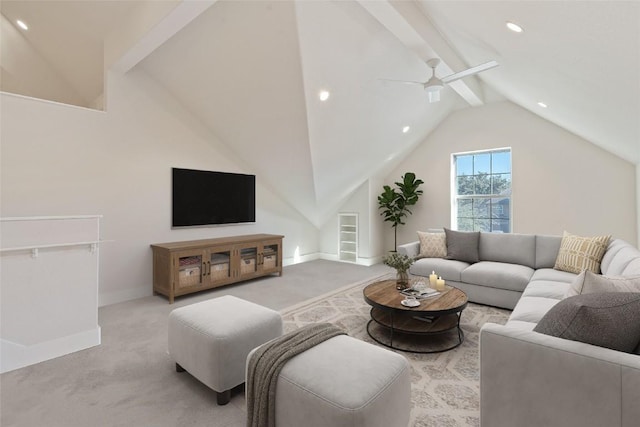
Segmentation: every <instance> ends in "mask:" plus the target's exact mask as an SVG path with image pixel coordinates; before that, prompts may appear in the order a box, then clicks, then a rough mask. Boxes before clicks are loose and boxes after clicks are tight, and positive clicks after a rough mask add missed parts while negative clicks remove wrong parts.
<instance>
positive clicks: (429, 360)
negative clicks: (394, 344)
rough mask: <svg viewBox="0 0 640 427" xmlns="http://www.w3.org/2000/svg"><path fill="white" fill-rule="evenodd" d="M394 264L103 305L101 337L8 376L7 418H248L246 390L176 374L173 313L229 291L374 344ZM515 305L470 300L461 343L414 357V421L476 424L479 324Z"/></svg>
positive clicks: (31, 424)
mask: <svg viewBox="0 0 640 427" xmlns="http://www.w3.org/2000/svg"><path fill="white" fill-rule="evenodd" d="M389 271H390V270H389V269H388V268H387V267H385V266H382V265H377V266H373V267H362V266H357V265H353V264H345V263H336V262H330V261H312V262H308V263H303V264H297V265H294V266H290V267H286V268H285V272H284V275H283V276H282V277H270V278H264V279H258V280H254V281H251V282H248V283H244V284H238V285H233V286H228V287H225V288H220V289H217V290H214V291H208V292H204V293H200V294H196V295H192V296H188V297H183V298H180V299H178V300H177V301H176V303H175V304H173V305H169V304H168V303H167V300H166V299H164V298H163V297H158V296H154V297H147V298H141V299H138V300H134V301H129V302H126V303H122V304H115V305H112V306H107V307H103V308H101V309H100V319H99V322H100V325H101V327H102V344H101V345H100V346H98V347H94V348H92V349H88V350H84V351H81V352H77V353H73V354H71V355H68V356H64V357H60V358H57V359H54V360H50V361H47V362H43V363H40V364H37V365H33V366H30V367H26V368H23V369H19V370H16V371H13V372H8V373H5V374H2V376H0V425H1V426H2V427H13V426H16V427H37V426H50V427H57V426H60V427H62V426H64V427H75V426H78V427H80V426H92V427H93V426H154V427H155V426H158V427H160V426H214V427H242V426H244V425H245V400H244V396H243V392H242V390H241V389H239V390H236V391H235V393H234V394H233V395H232V399H231V402H230V403H229V404H228V405H226V406H217V405H216V404H215V393H213V392H212V391H211V390H210V389H208V388H207V387H206V386H204V385H202V384H200V383H199V382H198V381H197V380H195V379H194V378H193V377H191V376H190V375H189V374H186V373H183V374H178V373H176V372H175V369H174V363H173V361H172V360H171V359H170V358H169V355H168V354H167V351H166V346H167V343H166V336H167V316H168V314H169V312H170V311H171V310H172V309H174V308H176V307H180V306H183V305H187V304H191V303H194V302H198V301H202V300H205V299H210V298H214V297H217V296H220V295H224V294H230V295H235V296H238V297H240V298H244V299H247V300H251V301H254V302H256V303H259V304H262V305H265V306H267V307H271V308H273V309H276V310H282V312H283V316H284V320H285V327H286V329H287V330H290V329H293V328H295V327H296V326H301V325H303V324H306V323H310V322H318V321H330V322H333V323H336V324H338V325H339V326H341V327H342V328H344V329H345V330H347V331H348V332H349V334H350V335H352V336H354V337H357V338H360V339H363V340H366V341H369V342H372V341H371V339H370V338H369V337H368V335H367V333H366V331H365V325H366V323H367V321H368V319H369V314H368V313H369V306H368V305H366V303H365V302H364V301H363V299H362V288H363V287H364V286H365V285H366V284H367V283H370V282H372V281H374V280H378V279H379V278H380V277H382V276H383V275H385V274H388V273H389ZM507 316H508V311H506V310H498V309H495V308H490V307H484V306H478V305H472V304H470V305H469V307H467V309H465V311H464V313H463V316H462V325H463V329H464V331H465V334H466V339H465V342H464V343H463V345H462V346H460V347H459V348H457V349H455V350H452V351H449V352H446V353H441V354H435V355H416V354H412V353H401V354H403V355H405V356H406V357H407V358H408V360H409V361H410V363H411V366H412V401H413V404H414V409H413V410H412V416H411V419H412V422H411V426H415V427H418V426H438V427H446V426H477V425H479V421H478V390H479V383H478V331H479V328H480V326H481V325H482V324H483V323H484V322H487V321H491V322H497V323H504V321H506V318H507Z"/></svg>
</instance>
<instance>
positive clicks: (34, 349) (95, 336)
mask: <svg viewBox="0 0 640 427" xmlns="http://www.w3.org/2000/svg"><path fill="white" fill-rule="evenodd" d="M96 345H100V326H97V327H96V328H95V329H90V330H88V331H84V332H79V333H77V334H73V335H69V336H66V337H62V338H57V339H55V340H51V341H45V342H42V343H38V344H34V345H22V344H18V343H15V342H12V341H8V340H2V339H0V373H5V372H9V371H13V370H15V369H19V368H24V367H25V366H29V365H35V364H36V363H40V362H44V361H46V360H50V359H55V358H56V357H60V356H65V355H67V354H69V353H74V352H76V351H80V350H84V349H87V348H90V347H95V346H96Z"/></svg>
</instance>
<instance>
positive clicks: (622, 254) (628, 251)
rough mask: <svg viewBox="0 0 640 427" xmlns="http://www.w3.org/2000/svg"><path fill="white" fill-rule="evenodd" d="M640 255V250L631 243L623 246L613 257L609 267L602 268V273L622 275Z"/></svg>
mask: <svg viewBox="0 0 640 427" xmlns="http://www.w3.org/2000/svg"><path fill="white" fill-rule="evenodd" d="M638 257H640V251H638V249H636V248H634V247H633V246H631V245H628V246H625V247H623V248H621V249H620V250H619V251H617V252H616V254H615V255H614V256H613V257H612V258H611V261H610V262H609V265H608V266H607V269H605V270H602V274H606V275H607V276H622V274H623V272H624V271H625V269H626V268H627V267H628V266H629V265H630V264H631V262H632V261H633V260H635V259H636V258H638Z"/></svg>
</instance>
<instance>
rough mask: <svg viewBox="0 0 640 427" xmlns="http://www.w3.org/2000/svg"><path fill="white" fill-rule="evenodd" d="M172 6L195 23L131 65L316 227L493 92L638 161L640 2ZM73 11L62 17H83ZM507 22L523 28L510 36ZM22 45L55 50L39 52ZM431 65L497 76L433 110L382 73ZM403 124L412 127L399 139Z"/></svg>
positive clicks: (35, 17)
mask: <svg viewBox="0 0 640 427" xmlns="http://www.w3.org/2000/svg"><path fill="white" fill-rule="evenodd" d="M3 3H5V1H3ZM38 3H40V2H30V1H16V2H12V4H13V5H14V6H15V5H18V6H19V7H15V8H14V9H13V12H12V13H13V15H12V16H11V19H15V18H16V17H17V15H18V12H20V10H22V11H24V13H29V14H30V15H29V16H30V18H29V19H30V20H31V24H32V26H35V27H36V28H37V27H38V26H39V25H40V23H41V22H43V23H46V22H47V21H48V20H49V18H50V16H49V15H51V16H53V13H50V12H47V10H49V9H43V8H39V7H32V6H33V5H34V4H35V5H37V4H38ZM45 3H47V7H51V5H56V7H57V8H58V11H57V12H56V15H55V16H62V15H63V13H62V11H64V10H65V8H68V7H69V5H70V4H75V3H83V4H84V6H83V7H84V8H86V7H87V5H89V4H98V3H99V4H100V7H99V8H98V9H100V10H102V9H101V8H107V9H108V8H109V4H115V5H117V4H119V3H134V4H140V3H141V2H140V1H131V2H117V1H98V0H87V1H57V0H51V1H47V2H45ZM146 3H149V2H148V1H147V2H146ZM177 3H178V6H176V8H175V10H176V11H178V10H179V9H181V11H179V12H175V14H176V15H177V14H179V13H183V14H184V13H185V10H186V11H187V14H188V10H189V7H191V9H192V16H197V17H196V18H195V19H193V20H191V19H192V17H191V16H190V17H188V19H185V18H181V19H176V20H174V21H173V22H177V21H181V22H184V24H183V25H184V26H183V27H180V28H177V29H176V28H173V29H172V31H171V32H168V33H167V34H166V36H165V38H164V39H163V38H162V34H160V37H159V38H158V34H157V33H159V32H160V33H161V31H160V30H159V28H161V27H162V26H161V25H158V26H156V27H155V28H154V31H155V32H156V34H154V38H155V40H156V41H157V40H158V39H160V40H163V42H160V43H156V44H155V45H154V47H153V48H147V52H146V53H145V54H143V55H140V57H139V59H138V60H136V61H131V57H129V58H128V63H134V64H135V63H137V65H135V66H136V67H138V68H141V69H143V70H144V71H145V72H146V73H147V74H148V75H149V76H150V77H151V78H153V79H155V80H156V81H158V82H159V83H160V84H161V85H163V86H164V87H165V88H166V89H167V90H168V91H169V92H170V93H172V94H173V95H174V97H175V98H176V99H177V100H178V101H179V102H180V103H181V104H183V106H184V107H185V108H187V109H188V110H190V111H191V112H192V113H193V115H194V116H195V117H197V118H198V119H199V120H200V121H202V122H203V123H204V124H206V125H207V126H208V128H209V129H210V130H211V132H212V133H213V134H215V135H216V136H217V137H218V138H219V139H220V140H221V141H222V142H223V143H225V144H227V145H228V146H229V148H230V149H231V150H233V151H235V152H236V154H237V155H238V157H239V158H240V159H242V160H243V161H244V162H245V163H246V166H247V169H248V170H251V171H255V173H256V174H257V175H258V177H259V179H260V180H261V181H262V182H263V183H264V184H265V185H267V186H269V187H270V188H272V189H273V190H274V191H277V192H279V193H280V195H281V196H282V197H284V198H285V199H286V200H287V201H288V202H289V203H290V204H291V205H292V206H294V207H295V208H297V209H298V210H299V211H300V212H301V213H303V214H304V215H305V216H306V217H307V218H308V219H309V220H310V221H311V222H313V223H314V224H316V225H318V226H320V225H322V224H323V223H324V222H325V221H326V219H327V218H328V217H329V215H331V214H332V213H333V212H334V211H335V209H336V208H337V207H338V206H339V205H340V203H341V202H342V201H343V200H344V199H345V198H346V197H348V196H349V194H350V193H351V192H352V191H353V189H355V188H357V187H358V186H359V185H360V184H361V183H362V182H364V181H365V180H366V179H368V178H370V177H372V176H376V175H377V176H384V175H385V173H386V172H387V171H389V170H391V169H392V168H393V167H394V166H395V165H396V164H397V162H398V161H400V160H401V159H402V157H403V156H405V155H406V154H407V153H409V152H411V150H412V149H413V147H415V146H416V145H417V144H418V143H420V142H421V141H422V140H424V138H425V137H426V136H427V135H428V133H429V132H430V131H431V130H432V129H434V128H435V127H437V125H438V124H439V123H440V121H441V120H442V119H443V118H444V117H446V116H447V115H448V114H450V113H451V112H452V111H453V110H455V109H458V108H467V107H469V106H470V105H481V104H482V102H483V98H484V96H483V95H484V93H485V89H486V92H487V93H490V94H494V95H493V96H492V97H491V99H504V98H506V99H509V100H510V101H512V102H514V103H516V104H518V105H520V106H522V107H524V108H526V109H528V110H529V111H531V112H532V113H534V114H537V115H539V116H541V117H543V118H545V119H547V120H549V121H551V122H553V123H555V124H557V125H559V126H562V127H564V128H566V129H567V130H569V131H571V132H573V133H575V134H577V135H579V136H581V137H583V138H585V139H586V140H588V141H590V142H592V143H594V144H596V145H599V146H601V147H602V148H604V149H606V150H609V151H611V152H613V153H615V154H616V155H618V156H620V157H622V158H624V159H627V160H628V161H630V162H634V163H640V120H638V117H640V2H636V1H555V2H541V1H481V0H478V1H427V0H415V1H384V0H380V1H368V0H359V1H324V0H318V1H266V0H265V1H224V0H220V1H216V0H206V1H204V2H203V1H200V2H197V1H192V0H183V1H181V2H180V1H178V2H177ZM194 3H200V6H199V9H198V10H197V11H196V12H193V9H194V7H193V6H189V4H191V5H193V4H194ZM203 3H206V5H204V6H203ZM150 4H151V3H150ZM207 7H208V8H207ZM4 9H5V8H4V7H3V14H4V13H5V12H4ZM116 9H117V10H116ZM137 9H138V10H139V9H140V8H137ZM81 10H82V8H75V9H74V11H75V12H74V15H68V18H67V19H72V20H73V21H74V22H76V23H77V22H83V20H82V19H79V18H81V16H80V15H81V12H80V11H81ZM130 10H133V9H130ZM14 12H15V13H14ZM94 12H95V11H94ZM101 13H103V14H104V16H105V18H106V19H108V20H110V21H113V19H114V17H117V16H122V14H123V13H125V14H126V13H128V12H127V8H126V7H125V5H119V6H118V8H115V6H114V9H113V10H112V11H111V12H110V13H108V12H101ZM129 13H130V12H129ZM119 14H120V15H119ZM94 15H95V13H94ZM92 19H93V18H92ZM116 21H118V20H117V19H116ZM506 21H513V22H516V23H518V24H520V25H521V26H522V27H524V29H525V31H524V32H523V33H521V34H515V33H512V32H509V31H508V30H506V28H505V22H506ZM87 22H91V20H88V21H87ZM105 22H106V21H105ZM42 25H46V24H42ZM93 25H95V26H96V28H100V32H101V33H107V32H108V31H106V30H105V29H103V28H101V27H100V26H99V25H97V24H93ZM86 27H87V26H86V25H85V27H84V28H83V31H87V30H88V29H87V28H86ZM174 27H175V25H174ZM65 28H69V29H72V28H73V25H72V26H69V27H66V26H65V25H60V24H57V25H56V28H55V32H56V33H64V32H65V31H66V30H65ZM113 30H116V31H117V30H118V27H117V26H116V27H115V28H112V31H113ZM59 37H61V38H62V37H66V38H68V37H71V36H70V35H69V34H60V35H59ZM76 37H77V36H76ZM95 38H98V39H99V37H97V36H96V37H95ZM91 40H92V41H95V40H94V38H91ZM32 43H34V44H36V45H37V48H38V49H40V50H41V51H43V55H45V53H46V55H47V56H48V57H51V55H53V56H52V57H56V54H55V53H51V52H50V51H49V50H48V48H47V46H46V43H44V42H42V41H38V40H35V39H34V40H32ZM157 45H160V46H159V47H157V48H155V46H157ZM143 48H144V46H143ZM93 49H99V47H95V46H94V48H93ZM134 50H135V49H132V50H131V52H133V51H134ZM142 50H143V51H144V49H142ZM72 51H73V50H72V49H68V51H67V52H66V54H65V55H62V54H60V52H58V54H59V55H58V56H59V57H60V59H59V60H60V61H63V62H64V63H65V64H67V65H70V64H75V65H76V66H77V67H83V66H87V64H84V63H85V62H88V61H89V59H88V57H87V56H85V57H82V56H80V57H76V58H75V59H74V58H72V57H70V56H69V55H70V52H72ZM431 57H439V58H441V59H442V60H443V64H442V66H441V67H439V68H438V70H437V74H438V75H439V76H440V77H442V76H444V75H447V74H449V73H451V72H457V71H460V70H462V69H465V68H467V67H470V66H473V65H477V64H479V63H482V62H486V61H488V60H491V59H495V60H497V61H498V62H499V63H500V67H498V68H495V69H492V70H489V71H486V72H484V73H481V74H480V75H479V76H478V77H470V78H465V79H464V80H462V81H458V82H456V84H453V85H451V86H450V87H447V88H445V89H444V92H443V93H442V101H441V102H439V103H437V104H429V103H428V102H427V100H426V96H425V94H424V92H423V90H422V89H421V88H420V86H412V85H402V84H395V83H389V82H385V81H383V80H380V79H399V80H413V81H425V80H426V79H427V78H428V77H429V75H430V71H429V69H428V67H427V66H426V64H425V63H424V60H426V59H428V58H431ZM51 61H52V62H54V61H55V59H52V60H51ZM124 72H126V70H124ZM68 75H69V76H71V77H70V79H73V75H72V73H69V74H68ZM80 86H83V87H84V86H86V87H88V85H86V84H85V83H82V84H80V85H79V87H80ZM320 90H328V91H330V93H331V96H330V98H329V99H328V100H327V101H326V102H321V101H320V100H319V99H318V93H319V91H320ZM538 101H544V102H545V103H546V104H548V108H546V109H542V108H540V107H539V106H538V105H537V102H538ZM404 126H410V127H411V130H410V131H409V132H408V133H406V134H404V133H402V131H401V129H402V128H403V127H404ZM523 132H526V129H523Z"/></svg>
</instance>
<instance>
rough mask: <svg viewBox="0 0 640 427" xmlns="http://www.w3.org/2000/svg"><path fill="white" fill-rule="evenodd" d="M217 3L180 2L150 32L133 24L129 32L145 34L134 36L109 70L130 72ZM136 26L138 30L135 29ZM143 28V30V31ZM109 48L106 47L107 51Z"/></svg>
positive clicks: (185, 0)
mask: <svg viewBox="0 0 640 427" xmlns="http://www.w3.org/2000/svg"><path fill="white" fill-rule="evenodd" d="M217 1H218V0H180V2H179V3H178V5H177V6H175V7H174V8H173V9H171V11H170V12H168V13H167V14H166V15H165V16H164V17H162V18H161V19H160V20H158V21H157V22H156V23H155V25H153V26H152V27H151V28H150V29H148V30H146V29H144V23H143V25H140V22H131V23H130V24H131V26H132V27H134V28H131V29H129V30H130V31H129V32H131V33H133V34H136V33H140V32H143V34H139V36H138V37H135V36H134V38H136V40H132V41H131V43H130V44H129V46H128V48H127V49H126V50H125V51H124V53H122V54H121V55H120V56H119V57H118V58H117V59H115V60H114V61H113V63H112V64H111V65H110V66H109V70H110V71H115V72H117V73H121V74H124V73H126V72H128V71H129V70H131V69H132V68H133V67H135V66H136V65H137V64H138V63H140V62H141V61H142V60H143V59H144V58H146V57H147V56H148V55H150V54H151V53H152V52H153V51H154V50H156V49H157V48H158V47H159V46H161V45H162V44H164V43H165V42H166V41H167V40H169V39H170V38H171V37H173V36H174V35H175V34H176V33H177V32H178V31H180V30H181V29H183V28H184V27H185V26H187V25H188V24H189V23H190V22H191V21H193V20H194V19H195V18H197V17H198V16H200V15H201V14H202V13H203V12H204V11H206V10H207V9H208V8H209V7H211V6H213V5H214V4H215V3H216V2H217ZM136 26H137V27H138V28H135V27H136ZM141 28H143V30H142V31H141ZM145 30H146V31H145ZM118 32H119V33H120V34H122V32H123V29H122V28H118ZM108 47H109V46H105V50H106V49H107V48H108ZM105 53H106V52H105Z"/></svg>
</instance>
